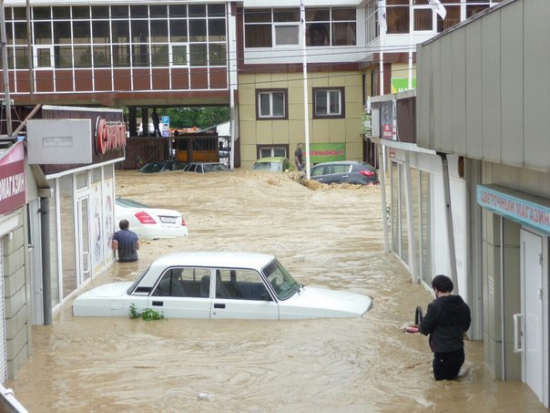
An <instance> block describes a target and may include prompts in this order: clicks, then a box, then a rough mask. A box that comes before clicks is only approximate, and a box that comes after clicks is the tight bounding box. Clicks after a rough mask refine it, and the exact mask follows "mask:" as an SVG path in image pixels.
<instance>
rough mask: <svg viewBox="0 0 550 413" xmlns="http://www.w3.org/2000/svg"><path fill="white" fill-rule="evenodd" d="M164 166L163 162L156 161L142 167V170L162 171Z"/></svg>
mask: <svg viewBox="0 0 550 413" xmlns="http://www.w3.org/2000/svg"><path fill="white" fill-rule="evenodd" d="M163 166H164V163H163V162H154V163H148V164H147V165H145V166H144V167H143V168H141V169H140V170H139V171H140V172H160V171H161V170H162V168H163Z"/></svg>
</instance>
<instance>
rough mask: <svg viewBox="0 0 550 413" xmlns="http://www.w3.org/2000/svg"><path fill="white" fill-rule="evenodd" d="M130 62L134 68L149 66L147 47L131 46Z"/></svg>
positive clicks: (143, 45) (141, 45) (142, 45)
mask: <svg viewBox="0 0 550 413" xmlns="http://www.w3.org/2000/svg"><path fill="white" fill-rule="evenodd" d="M132 62H133V64H134V66H149V45H148V44H146V43H144V44H134V45H132Z"/></svg>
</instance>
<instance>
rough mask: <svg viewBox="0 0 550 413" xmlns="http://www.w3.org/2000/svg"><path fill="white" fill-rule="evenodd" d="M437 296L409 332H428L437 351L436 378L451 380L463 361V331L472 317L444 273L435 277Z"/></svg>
mask: <svg viewBox="0 0 550 413" xmlns="http://www.w3.org/2000/svg"><path fill="white" fill-rule="evenodd" d="M432 288H433V289H434V292H435V296H436V299H435V300H434V301H432V302H431V303H430V304H428V309H427V311H426V315H425V316H424V318H423V319H422V321H421V322H420V324H419V325H418V328H416V327H409V328H407V332H409V333H416V332H420V333H422V334H424V335H425V336H427V335H429V336H430V337H429V343H430V347H431V349H432V351H433V353H434V359H433V371H434V377H435V379H436V380H452V379H455V378H456V377H457V376H458V373H459V371H460V368H461V367H462V364H463V363H464V358H465V356H464V334H465V333H466V331H468V329H469V328H470V323H471V321H472V319H471V315H470V307H468V304H466V303H465V302H464V300H463V299H462V297H460V296H459V295H452V291H453V282H452V280H451V279H450V278H449V277H447V276H445V275H437V276H436V277H435V278H434V279H433V280H432Z"/></svg>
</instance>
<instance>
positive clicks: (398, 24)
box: [386, 3, 410, 33]
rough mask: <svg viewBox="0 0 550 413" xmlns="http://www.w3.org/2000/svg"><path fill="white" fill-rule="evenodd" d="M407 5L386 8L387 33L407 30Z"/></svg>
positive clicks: (406, 31) (405, 31) (408, 13)
mask: <svg viewBox="0 0 550 413" xmlns="http://www.w3.org/2000/svg"><path fill="white" fill-rule="evenodd" d="M409 10H410V9H409V5H408V3H407V5H406V6H395V7H388V8H387V9H386V15H387V17H386V20H387V22H388V33H408V32H409V15H410V12H409Z"/></svg>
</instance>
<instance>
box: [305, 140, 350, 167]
mask: <svg viewBox="0 0 550 413" xmlns="http://www.w3.org/2000/svg"><path fill="white" fill-rule="evenodd" d="M305 155H306V158H307V159H306V161H309V163H310V165H315V164H317V163H320V162H331V161H345V160H346V144H345V142H340V143H311V144H310V145H309V156H307V154H305Z"/></svg>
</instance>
